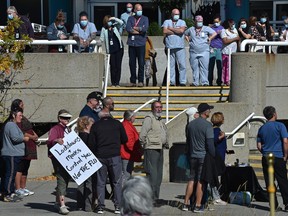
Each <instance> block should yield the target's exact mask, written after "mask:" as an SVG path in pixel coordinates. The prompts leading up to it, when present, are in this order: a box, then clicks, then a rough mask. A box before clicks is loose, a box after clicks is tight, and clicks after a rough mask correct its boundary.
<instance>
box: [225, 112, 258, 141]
mask: <svg viewBox="0 0 288 216" xmlns="http://www.w3.org/2000/svg"><path fill="white" fill-rule="evenodd" d="M254 115H255V113H254V112H253V113H251V114H250V115H249V116H248V117H247V118H245V119H244V120H243V121H242V122H241V123H240V124H239V125H238V126H237V127H236V128H234V130H233V131H232V132H226V133H225V135H226V136H227V138H228V139H229V138H231V137H232V136H233V135H234V134H235V133H236V132H237V131H238V130H239V129H240V128H241V127H243V126H244V125H245V124H246V122H248V121H249V120H250V119H251V118H252V117H253V116H254Z"/></svg>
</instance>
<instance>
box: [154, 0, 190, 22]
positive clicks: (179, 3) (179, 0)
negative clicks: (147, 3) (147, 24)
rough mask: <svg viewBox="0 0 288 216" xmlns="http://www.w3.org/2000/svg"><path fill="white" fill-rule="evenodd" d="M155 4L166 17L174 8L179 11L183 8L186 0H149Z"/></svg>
mask: <svg viewBox="0 0 288 216" xmlns="http://www.w3.org/2000/svg"><path fill="white" fill-rule="evenodd" d="M151 2H152V3H153V4H154V5H155V6H159V8H160V10H161V12H162V13H163V14H164V15H165V16H166V17H165V18H168V17H169V16H170V14H171V11H172V10H173V9H174V8H177V9H179V10H180V11H181V10H182V9H184V7H185V5H186V3H187V2H188V0H151Z"/></svg>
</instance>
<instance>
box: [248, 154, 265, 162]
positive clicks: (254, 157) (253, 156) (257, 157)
mask: <svg viewBox="0 0 288 216" xmlns="http://www.w3.org/2000/svg"><path fill="white" fill-rule="evenodd" d="M248 159H249V160H259V161H262V155H261V154H259V155H249V157H248Z"/></svg>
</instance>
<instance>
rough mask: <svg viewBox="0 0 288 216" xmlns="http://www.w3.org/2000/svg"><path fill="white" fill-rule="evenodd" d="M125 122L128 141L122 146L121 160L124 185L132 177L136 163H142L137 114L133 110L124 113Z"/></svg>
mask: <svg viewBox="0 0 288 216" xmlns="http://www.w3.org/2000/svg"><path fill="white" fill-rule="evenodd" d="M123 117H124V121H123V122H122V124H123V126H124V128H125V131H126V134H127V137H128V141H127V143H124V144H122V145H121V150H120V151H121V159H122V170H123V183H125V182H126V181H127V180H128V179H129V178H130V176H131V173H132V171H133V168H134V162H141V156H142V153H141V145H140V143H139V133H138V131H137V130H136V128H135V126H134V125H133V122H134V121H135V113H134V112H133V111H132V110H126V111H125V112H124V116H123Z"/></svg>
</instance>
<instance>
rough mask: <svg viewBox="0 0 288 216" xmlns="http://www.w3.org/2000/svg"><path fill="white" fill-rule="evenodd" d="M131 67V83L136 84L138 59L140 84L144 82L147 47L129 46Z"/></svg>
mask: <svg viewBox="0 0 288 216" xmlns="http://www.w3.org/2000/svg"><path fill="white" fill-rule="evenodd" d="M128 54H129V67H130V74H131V77H130V82H131V83H136V80H137V75H136V59H138V83H143V81H144V65H145V46H139V47H135V46H129V49H128Z"/></svg>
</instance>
